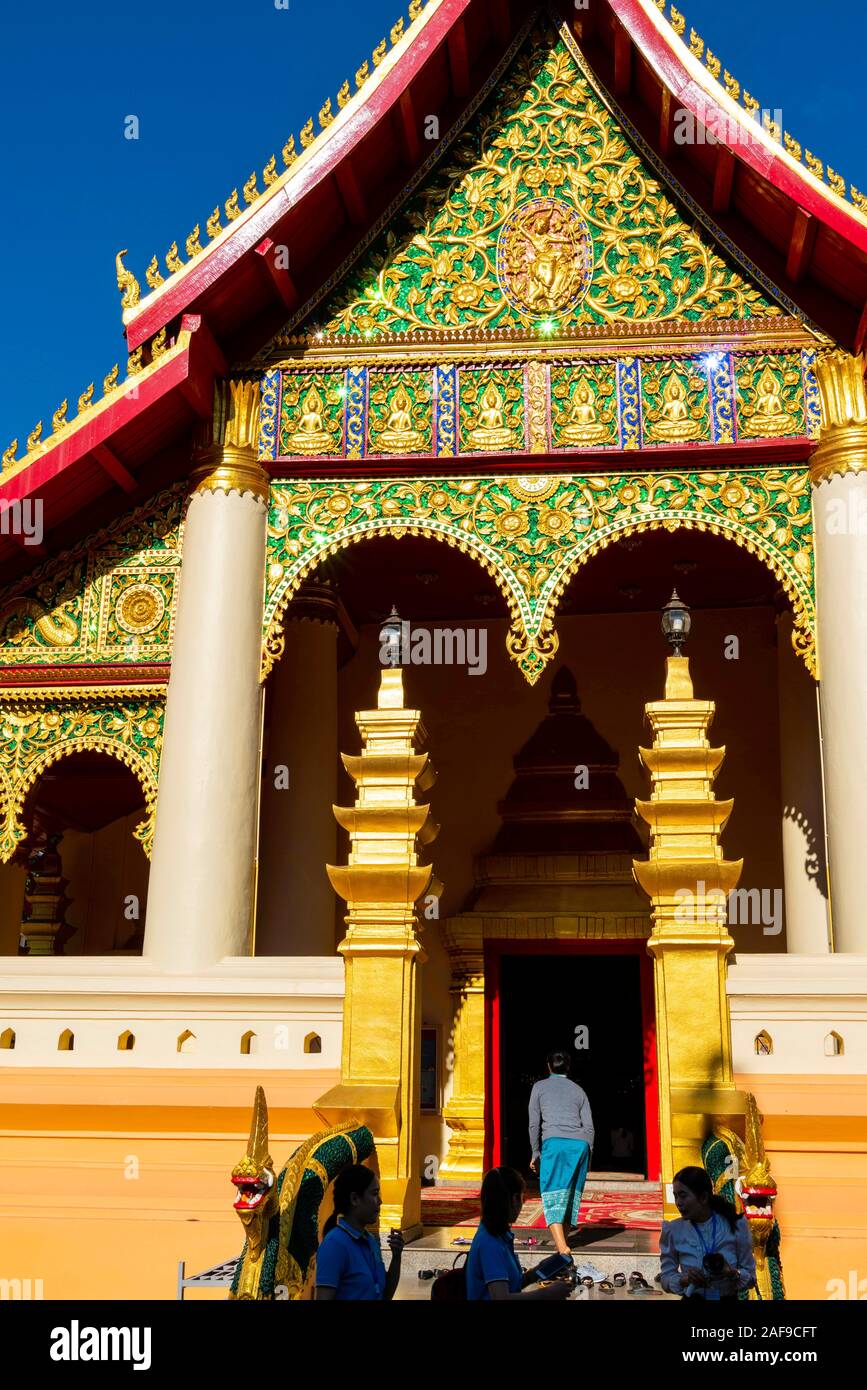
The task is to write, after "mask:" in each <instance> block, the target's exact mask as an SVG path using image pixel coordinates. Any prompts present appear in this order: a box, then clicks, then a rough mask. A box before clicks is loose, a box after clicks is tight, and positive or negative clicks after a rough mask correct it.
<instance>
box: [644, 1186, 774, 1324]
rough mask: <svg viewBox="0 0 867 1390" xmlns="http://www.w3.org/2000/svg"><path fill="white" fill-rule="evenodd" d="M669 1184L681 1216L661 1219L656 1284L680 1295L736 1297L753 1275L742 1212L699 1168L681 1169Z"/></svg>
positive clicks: (748, 1285)
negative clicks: (657, 1282) (671, 1219)
mask: <svg viewBox="0 0 867 1390" xmlns="http://www.w3.org/2000/svg"><path fill="white" fill-rule="evenodd" d="M672 1187H673V1191H674V1203H675V1206H676V1207H677V1209H678V1211H679V1212H680V1218H679V1220H677V1221H663V1223H662V1232H661V1234H660V1238H659V1254H660V1276H661V1277H660V1281H659V1282H660V1283H661V1285H662V1287H663V1288H664V1289H665V1290H666V1292H667V1293H679V1294H682V1295H683V1297H684V1298H702V1299H709V1300H714V1301H715V1300H717V1299H730V1298H737V1296H738V1294H739V1293H742V1292H743V1291H744V1290H745V1289H749V1288H751V1287H752V1285H753V1284H754V1283H755V1279H756V1261H755V1256H754V1254H753V1238H752V1236H751V1235H750V1231H749V1226H748V1225H747V1222H746V1221H745V1220H744V1217H743V1214H742V1213H741V1212H737V1211H735V1209H734V1207H733V1206H732V1204H731V1202H727V1201H726V1200H725V1198H724V1197H719V1196H717V1195H716V1194H715V1193H714V1190H713V1184H712V1182H711V1180H710V1177H709V1176H708V1174H707V1173H706V1172H705V1170H704V1169H703V1168H681V1170H680V1172H679V1173H677V1174H676V1175H675V1179H674V1183H673V1184H672Z"/></svg>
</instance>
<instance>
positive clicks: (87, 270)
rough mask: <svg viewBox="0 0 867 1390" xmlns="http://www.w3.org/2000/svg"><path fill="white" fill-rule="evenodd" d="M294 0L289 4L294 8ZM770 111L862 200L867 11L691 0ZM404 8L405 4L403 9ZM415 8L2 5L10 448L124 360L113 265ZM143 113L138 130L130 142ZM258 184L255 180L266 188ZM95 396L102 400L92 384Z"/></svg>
mask: <svg viewBox="0 0 867 1390" xmlns="http://www.w3.org/2000/svg"><path fill="white" fill-rule="evenodd" d="M280 3H286V0H280ZM680 8H681V9H682V10H683V12H684V13H685V14H686V17H687V22H688V24H689V23H691V24H692V25H694V27H695V28H696V29H697V30H698V31H699V33H701V34H702V35H703V37H704V38H705V39H706V41H707V42H708V44H709V45H710V47H711V48H712V49H713V50H714V52H716V53H717V54H718V55H719V57H720V58H721V59H722V60H723V62H724V63H725V65H726V66H727V67H728V69H729V71H731V72H732V73H734V75H735V76H736V77H738V78H739V79H740V81H741V83H742V84H743V85H744V86H745V87H747V88H748V90H749V91H750V92H752V93H753V94H754V95H755V96H756V97H757V98H759V100H760V101H761V103H762V105H763V106H764V107H780V108H782V111H783V118H784V123H785V126H786V128H787V129H788V130H790V131H791V132H792V133H793V134H794V135H795V136H796V137H797V138H798V139H799V140H801V141H802V143H804V144H805V145H806V146H808V147H809V148H810V149H812V150H813V151H814V152H815V153H817V154H819V155H820V156H822V157H823V158H824V159H825V160H826V161H827V162H828V163H830V164H831V165H832V166H833V167H834V168H835V169H837V170H839V171H840V172H841V173H843V174H844V175H845V176H846V177H847V179H848V180H849V181H851V182H854V183H855V184H856V185H857V186H858V187H859V188H861V189H863V190H864V191H867V141H865V139H864V126H863V106H862V102H863V90H864V76H863V65H864V52H865V50H867V7H865V5H864V3H863V0H830V2H829V3H826V4H825V5H817V4H816V3H815V0H763V3H761V4H759V3H757V2H756V0H746V2H745V0H726V3H724V4H721V3H719V0H683V4H682V5H681V6H680ZM404 9H405V6H404ZM400 12H401V0H363V3H358V0H316V2H315V3H311V2H310V0H288V7H287V8H279V9H278V8H277V7H276V5H275V3H274V0H185V3H183V4H178V3H177V0H173V3H171V4H170V3H168V0H149V3H148V4H143V3H141V0H126V3H125V4H123V5H113V4H109V3H108V0H101V3H97V0H79V3H77V4H75V5H70V4H69V3H68V0H65V3H62V0H41V3H40V4H39V5H34V4H31V5H18V6H16V7H15V9H14V10H12V9H11V8H10V7H7V8H6V11H5V15H4V19H3V38H4V43H3V56H2V60H0V129H2V130H3V132H4V140H3V142H2V148H0V186H2V187H3V188H4V189H5V191H6V198H5V202H6V211H5V216H4V219H3V225H4V236H3V252H4V254H3V257H2V270H0V275H2V303H3V310H4V313H3V319H4V324H3V330H4V331H3V332H2V334H0V369H2V371H0V450H2V449H3V448H5V447H6V442H7V441H8V440H10V439H11V438H12V437H13V436H14V435H18V437H19V439H20V440H21V441H22V445H21V447H20V448H19V453H21V452H22V451H23V440H24V438H25V436H26V435H27V434H28V433H29V431H30V430H31V429H32V428H33V425H34V424H35V423H36V421H37V419H39V418H40V417H42V418H44V420H45V425H46V430H45V432H46V433H47V427H48V425H49V422H50V419H51V414H52V412H53V411H54V409H55V408H56V407H57V406H58V405H59V404H60V401H61V400H62V399H63V397H64V396H68V397H69V399H70V415H73V414H74V408H75V401H76V400H77V397H78V395H79V393H80V392H81V391H82V390H84V388H85V387H86V386H87V384H88V382H90V381H91V380H94V379H96V381H97V388H99V386H100V383H101V379H102V376H103V375H104V374H105V373H106V371H107V370H108V369H109V367H110V366H111V365H112V363H113V362H115V361H116V360H121V362H122V361H123V359H124V356H125V345H124V340H123V337H122V333H121V320H120V307H119V304H120V301H119V295H118V292H117V288H116V285H115V272H114V257H115V253H116V252H117V251H118V250H119V249H120V248H121V247H128V248H129V253H130V254H129V255H128V257H127V264H128V265H129V266H130V268H131V269H133V270H134V271H135V273H136V274H137V275H138V276H139V278H140V279H141V280H142V281H143V279H144V268H145V266H146V264H147V262H148V261H149V260H150V257H151V255H152V254H153V253H154V252H156V253H157V254H158V255H159V257H160V260H161V261H162V258H163V256H164V254H165V252H166V250H167V249H168V247H169V246H170V245H171V243H172V241H174V240H177V241H178V243H179V245H180V247H181V250H182V253H183V243H184V241H185V239H186V237H187V235H188V233H189V232H190V231H191V230H192V228H193V226H194V225H195V223H196V222H201V223H202V226H203V228H204V221H205V219H206V217H207V216H208V214H209V213H210V211H211V209H212V208H213V207H214V205H215V204H216V203H218V202H219V203H220V204H222V203H223V202H224V201H225V199H226V198H227V197H228V195H229V193H230V192H231V191H232V189H233V188H234V187H236V186H237V187H238V188H240V186H241V184H242V183H243V182H244V181H245V179H246V178H247V176H248V174H249V173H250V172H251V170H252V169H253V168H255V169H257V170H258V171H261V169H262V166H263V165H264V164H265V162H266V161H267V159H268V157H269V156H270V155H271V154H272V153H274V152H276V153H277V155H278V167H282V166H281V164H280V161H279V151H280V148H281V146H282V144H283V141H284V140H285V138H286V136H287V135H288V134H289V133H290V132H293V131H294V132H296V133H297V131H298V130H299V129H300V127H301V125H302V124H303V123H304V121H305V120H306V119H307V117H308V116H309V115H315V113H316V112H318V110H319V108H320V106H321V105H322V103H323V101H324V100H325V97H326V96H328V95H331V96H332V97H333V95H334V93H335V92H336V90H337V88H338V87H339V86H340V84H341V82H342V81H343V79H344V77H349V78H350V79H352V76H353V74H354V73H355V69H356V68H357V67H358V66H359V64H360V63H361V61H362V60H363V59H364V58H366V57H369V55H370V52H371V49H372V48H373V47H374V46H375V44H376V43H377V42H378V41H379V39H380V38H382V37H383V35H384V34H386V33H387V31H388V29H389V28H390V27H391V25H392V24H393V23H394V22H395V20H396V19H397V18H398V16H399V14H400ZM129 115H135V116H137V117H138V120H139V128H140V138H139V139H138V140H135V141H133V140H127V139H125V138H124V121H125V118H126V117H127V116H129ZM260 185H261V178H260ZM97 394H99V389H98V390H97Z"/></svg>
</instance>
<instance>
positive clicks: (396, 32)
mask: <svg viewBox="0 0 867 1390" xmlns="http://www.w3.org/2000/svg"><path fill="white" fill-rule="evenodd" d="M403 27H404V21H403V15H401V17H400V19H399V20H398V21H397V23H396V24H395V25H393V26H392V30H391V35H390V37H391V46H392V48H396V47H397V45H398V44H399V43H400V41H401V39H402V38H403Z"/></svg>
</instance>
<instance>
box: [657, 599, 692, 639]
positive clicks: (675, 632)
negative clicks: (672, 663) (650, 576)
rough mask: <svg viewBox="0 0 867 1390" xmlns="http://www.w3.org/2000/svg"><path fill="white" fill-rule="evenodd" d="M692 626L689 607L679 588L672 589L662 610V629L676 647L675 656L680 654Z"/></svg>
mask: <svg viewBox="0 0 867 1390" xmlns="http://www.w3.org/2000/svg"><path fill="white" fill-rule="evenodd" d="M691 627H692V619H691V618H690V616H689V609H688V608H687V606H686V604H685V603H684V602H683V600H682V599H681V598H679V596H678V592H677V589H672V591H671V598H670V599H669V600H668V603H667V604H666V605H665V607H664V608H663V610H662V631H663V634H664V635H665V636H666V637H667V638H668V640H669V642H670V643H671V645H672V647H673V648H674V655H675V656H680V649H681V647H682V646H683V644H684V642H685V641H686V639H687V637H688V636H689V630H690V628H691Z"/></svg>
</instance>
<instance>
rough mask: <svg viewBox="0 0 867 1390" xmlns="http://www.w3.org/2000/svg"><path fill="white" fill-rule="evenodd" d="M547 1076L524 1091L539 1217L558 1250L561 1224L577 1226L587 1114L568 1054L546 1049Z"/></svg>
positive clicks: (588, 1136)
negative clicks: (539, 1201) (540, 1210)
mask: <svg viewBox="0 0 867 1390" xmlns="http://www.w3.org/2000/svg"><path fill="white" fill-rule="evenodd" d="M548 1073H549V1074H548V1078H547V1080H545V1081H537V1082H536V1084H535V1086H534V1087H533V1089H532V1091H531V1092H530V1149H531V1151H532V1155H533V1157H532V1161H531V1164H530V1166H531V1168H532V1169H533V1171H534V1173H538V1174H539V1180H540V1186H541V1189H542V1205H543V1207H544V1210H545V1219H546V1221H547V1223H548V1225H549V1227H550V1229H551V1235H552V1236H553V1238H554V1244H555V1245H556V1247H557V1249H558V1250H559V1251H560V1253H561V1254H563V1255H568V1253H569V1246H568V1245H567V1243H566V1236H565V1233H564V1230H563V1227H564V1225H569V1226H572V1227H575V1226H577V1225H578V1211H579V1207H580V1204H581V1194H582V1192H583V1190H584V1183H585V1181H586V1178H587V1170H588V1168H589V1166H590V1151H591V1149H592V1148H593V1140H594V1130H593V1116H592V1114H591V1113H590V1102H589V1101H588V1099H587V1096H586V1095H585V1093H584V1091H582V1089H581V1087H580V1086H578V1085H576V1083H575V1082H574V1081H571V1080H570V1079H569V1054H568V1053H567V1052H551V1053H550V1054H549V1056H548Z"/></svg>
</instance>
